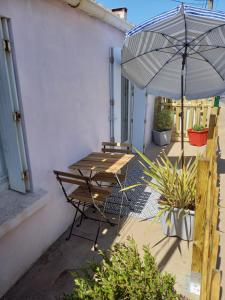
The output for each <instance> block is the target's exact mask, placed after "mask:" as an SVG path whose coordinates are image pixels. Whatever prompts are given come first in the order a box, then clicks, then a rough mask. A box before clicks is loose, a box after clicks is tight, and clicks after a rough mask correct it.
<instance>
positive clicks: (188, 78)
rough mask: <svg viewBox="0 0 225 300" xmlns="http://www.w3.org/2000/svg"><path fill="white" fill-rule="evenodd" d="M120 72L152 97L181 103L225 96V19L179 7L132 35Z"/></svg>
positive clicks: (188, 7) (127, 43)
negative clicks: (188, 100)
mask: <svg viewBox="0 0 225 300" xmlns="http://www.w3.org/2000/svg"><path fill="white" fill-rule="evenodd" d="M122 72H123V75H124V76H125V77H127V78H128V79H130V80H131V81H133V82H134V83H135V84H136V85H137V86H138V87H140V88H147V91H148V92H149V93H150V94H153V95H158V96H166V97H170V98H173V99H180V98H182V96H186V97H187V98H188V99H196V98H204V97H210V96H215V95H219V94H220V93H222V92H224V91H225V81H224V80H225V14H224V13H222V12H216V11H210V10H206V9H199V8H194V7H190V6H186V5H181V6H180V7H177V8H176V9H173V10H171V11H169V12H167V13H164V14H161V15H159V16H157V17H155V18H152V19H150V20H149V21H147V22H145V23H143V24H141V25H138V26H136V27H134V28H133V29H132V30H130V31H129V32H128V33H127V35H126V39H125V42H124V47H123V50H122Z"/></svg>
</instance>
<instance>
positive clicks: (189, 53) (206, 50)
mask: <svg viewBox="0 0 225 300" xmlns="http://www.w3.org/2000/svg"><path fill="white" fill-rule="evenodd" d="M219 48H220V47H217V46H216V47H214V48H211V49H205V50H201V51H198V53H203V52H208V51H211V50H215V49H219ZM224 48H225V47H221V49H224ZM191 50H193V49H192V48H191ZM192 54H194V53H191V52H188V55H192Z"/></svg>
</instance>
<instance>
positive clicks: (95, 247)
mask: <svg viewBox="0 0 225 300" xmlns="http://www.w3.org/2000/svg"><path fill="white" fill-rule="evenodd" d="M101 223H102V220H100V221H99V222H98V229H97V233H96V237H95V241H94V250H95V251H96V250H98V248H97V241H98V236H99V232H100V228H101Z"/></svg>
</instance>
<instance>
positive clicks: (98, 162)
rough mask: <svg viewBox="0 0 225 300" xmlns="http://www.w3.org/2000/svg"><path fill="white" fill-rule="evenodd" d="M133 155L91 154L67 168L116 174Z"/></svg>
mask: <svg viewBox="0 0 225 300" xmlns="http://www.w3.org/2000/svg"><path fill="white" fill-rule="evenodd" d="M134 156H135V155H134V154H119V153H102V152H92V153H91V154H89V155H88V156H86V157H84V158H82V159H81V160H79V161H78V162H76V163H74V164H72V165H71V166H69V169H71V170H78V171H81V170H85V171H90V173H92V172H106V173H113V174H115V175H116V174H117V173H118V172H119V171H120V170H121V169H122V168H124V167H125V166H127V165H128V163H129V162H130V161H131V160H132V159H133V158H134Z"/></svg>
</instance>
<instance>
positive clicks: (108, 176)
mask: <svg viewBox="0 0 225 300" xmlns="http://www.w3.org/2000/svg"><path fill="white" fill-rule="evenodd" d="M117 176H118V178H119V180H120V182H122V181H124V180H125V175H124V174H118V175H117ZM91 179H92V180H93V181H99V182H109V183H111V184H116V183H117V180H116V177H115V175H114V174H113V173H106V172H99V173H96V174H95V175H94V176H93V177H92V178H91Z"/></svg>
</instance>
